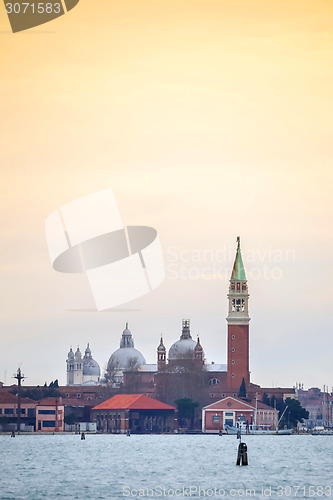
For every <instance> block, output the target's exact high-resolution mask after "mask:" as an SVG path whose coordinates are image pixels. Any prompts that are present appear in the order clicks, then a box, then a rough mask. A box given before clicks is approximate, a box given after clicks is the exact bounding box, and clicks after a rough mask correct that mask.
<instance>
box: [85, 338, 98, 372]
mask: <svg viewBox="0 0 333 500" xmlns="http://www.w3.org/2000/svg"><path fill="white" fill-rule="evenodd" d="M100 374H101V369H100V367H99V364H98V363H97V361H95V360H94V359H93V357H92V355H91V349H90V346H89V344H87V348H86V350H85V352H84V356H83V375H86V376H98V377H99V376H100Z"/></svg>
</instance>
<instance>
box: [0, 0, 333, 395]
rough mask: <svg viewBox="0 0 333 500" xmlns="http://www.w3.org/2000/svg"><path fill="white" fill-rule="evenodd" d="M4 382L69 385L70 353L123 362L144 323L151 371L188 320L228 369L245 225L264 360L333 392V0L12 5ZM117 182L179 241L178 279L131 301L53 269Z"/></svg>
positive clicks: (258, 360)
mask: <svg viewBox="0 0 333 500" xmlns="http://www.w3.org/2000/svg"><path fill="white" fill-rule="evenodd" d="M0 23H1V26H0V45H1V47H0V54H1V56H0V57H1V59H2V61H1V63H2V64H1V68H2V72H1V80H0V103H1V120H0V127H1V130H0V141H1V142H0V143H1V149H0V151H1V153H0V154H1V196H0V207H1V211H0V213H1V226H0V227H1V247H0V251H1V259H0V268H1V308H0V314H1V349H0V380H2V381H6V383H7V384H9V383H10V382H11V376H12V374H13V372H14V371H15V370H16V369H17V366H18V364H20V363H21V366H22V370H23V372H24V373H25V375H26V376H27V377H28V378H27V380H26V382H25V383H26V384H38V383H39V384H43V383H44V382H45V381H47V382H48V383H49V382H50V381H51V380H54V379H56V378H58V379H59V382H60V383H62V384H64V383H65V381H66V363H65V360H66V356H67V352H68V350H69V347H70V346H71V345H72V346H73V348H76V347H77V345H80V347H81V350H84V347H85V345H86V343H87V342H90V345H91V348H92V353H93V356H94V358H95V359H96V360H97V361H98V362H99V363H100V365H101V368H102V369H103V368H104V366H105V364H106V362H107V360H108V357H109V356H110V354H111V353H112V352H113V351H114V350H115V349H116V348H117V347H119V339H120V336H121V332H122V330H123V328H124V326H125V322H126V321H128V322H129V326H130V329H131V330H132V332H133V335H134V340H135V346H136V347H137V348H138V349H139V350H141V352H142V353H143V354H144V356H145V358H146V360H147V362H151V363H152V362H155V360H156V347H157V345H158V343H159V337H160V334H161V333H162V332H163V335H164V339H165V344H166V346H167V348H169V347H170V345H171V344H172V343H173V342H174V341H175V340H177V339H178V338H179V335H180V333H181V320H182V318H190V319H191V331H192V336H193V337H195V336H196V335H197V333H199V334H200V339H201V344H202V346H203V348H204V350H205V353H206V358H207V361H212V360H214V361H215V362H217V363H224V362H225V361H226V321H225V318H226V315H227V291H228V278H229V274H230V271H231V267H232V263H233V259H234V254H235V249H236V237H237V236H238V235H240V236H241V245H242V251H243V260H244V264H245V267H246V272H247V276H248V280H249V290H250V294H251V297H250V315H251V317H252V321H251V324H250V351H251V357H250V369H251V379H252V381H253V382H255V383H258V384H260V385H262V386H270V385H272V384H274V385H284V386H292V385H294V384H295V382H296V381H299V382H303V383H304V384H305V387H311V386H319V387H322V386H323V384H326V385H329V386H330V387H331V386H332V385H333V374H332V351H333V349H332V348H333V341H332V338H333V335H332V333H333V332H332V294H333V292H332V285H331V283H332V269H331V263H332V254H333V251H332V250H333V248H332V246H333V245H332V177H333V176H332V156H333V154H332V153H333V139H332V116H333V3H332V1H331V0H329V1H328V0H327V1H326V0H311V1H306V0H302V1H301V0H263V1H258V0H251V1H250V0H215V1H213V0H204V1H203V0H200V1H199V0H191V1H187V0H168V1H166V0H150V1H148V0H135V1H134V0H132V1H130V0H121V1H117V2H116V1H112V0H98V2H93V1H91V0H81V1H80V3H79V4H78V6H77V7H75V9H73V10H72V11H71V12H70V13H68V14H67V15H65V16H62V17H60V18H58V19H57V20H55V21H53V22H50V23H48V24H45V25H43V26H40V27H38V28H35V29H33V30H29V31H26V32H22V33H17V34H12V33H11V31H10V26H9V22H8V19H7V17H6V13H5V9H4V7H3V6H1V7H0ZM107 187H110V188H112V189H113V191H114V194H115V196H116V199H117V202H118V206H119V209H120V211H121V215H122V218H123V221H124V223H125V224H127V225H148V226H149V225H150V226H152V227H154V228H156V229H157V230H158V232H159V235H160V239H161V242H162V245H163V250H164V255H165V262H166V268H167V278H166V280H165V281H164V283H163V284H162V285H161V286H160V287H159V288H158V289H156V290H155V291H154V292H152V293H151V294H149V295H147V296H145V297H142V298H140V299H137V300H134V301H132V302H130V303H128V304H126V305H124V306H122V307H119V308H118V309H117V310H116V311H108V312H101V313H97V312H91V311H90V312H89V311H87V310H89V309H91V308H92V307H93V303H92V299H91V296H90V293H89V287H88V284H87V280H86V278H85V276H84V275H65V274H61V273H57V272H56V271H54V270H53V269H52V267H51V264H50V260H49V256H48V250H47V246H46V240H45V230H44V225H45V219H46V217H47V216H48V215H49V214H50V213H51V212H53V211H54V210H55V209H57V208H59V207H60V206H61V205H63V204H65V203H67V202H69V201H72V200H74V199H76V198H78V197H80V196H84V195H87V194H90V193H94V192H96V191H99V190H101V189H105V188H107Z"/></svg>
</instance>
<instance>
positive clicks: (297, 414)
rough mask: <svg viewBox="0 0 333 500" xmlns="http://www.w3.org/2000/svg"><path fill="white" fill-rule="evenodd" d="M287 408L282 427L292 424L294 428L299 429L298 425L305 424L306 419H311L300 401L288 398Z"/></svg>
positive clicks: (285, 402) (286, 401)
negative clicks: (299, 423)
mask: <svg viewBox="0 0 333 500" xmlns="http://www.w3.org/2000/svg"><path fill="white" fill-rule="evenodd" d="M284 404H285V406H288V408H287V410H286V412H285V414H284V416H283V419H282V421H281V425H287V424H289V423H290V424H291V426H292V427H297V423H298V422H301V423H303V422H304V419H308V418H309V412H308V411H307V410H306V409H305V408H303V406H302V405H301V403H300V402H299V401H298V399H294V398H287V399H286V400H285V401H284Z"/></svg>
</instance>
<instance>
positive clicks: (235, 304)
mask: <svg viewBox="0 0 333 500" xmlns="http://www.w3.org/2000/svg"><path fill="white" fill-rule="evenodd" d="M228 299H229V312H228V317H227V323H228V369H227V384H228V387H229V388H230V389H233V390H235V392H237V393H238V391H239V388H240V385H241V383H242V380H243V378H244V381H245V385H246V388H248V386H249V384H250V369H249V323H250V317H249V310H248V302H249V291H248V286H247V279H246V275H245V270H244V265H243V260H242V254H241V249H240V237H239V236H238V237H237V252H236V258H235V262H234V267H233V269H232V273H231V278H230V285H229V294H228Z"/></svg>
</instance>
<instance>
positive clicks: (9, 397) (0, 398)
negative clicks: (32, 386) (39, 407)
mask: <svg viewBox="0 0 333 500" xmlns="http://www.w3.org/2000/svg"><path fill="white" fill-rule="evenodd" d="M0 404H16V405H17V404H18V399H17V396H14V394H11V393H10V392H8V391H5V390H3V389H0ZM21 404H22V405H24V404H26V405H28V404H36V401H34V400H33V399H30V398H21Z"/></svg>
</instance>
